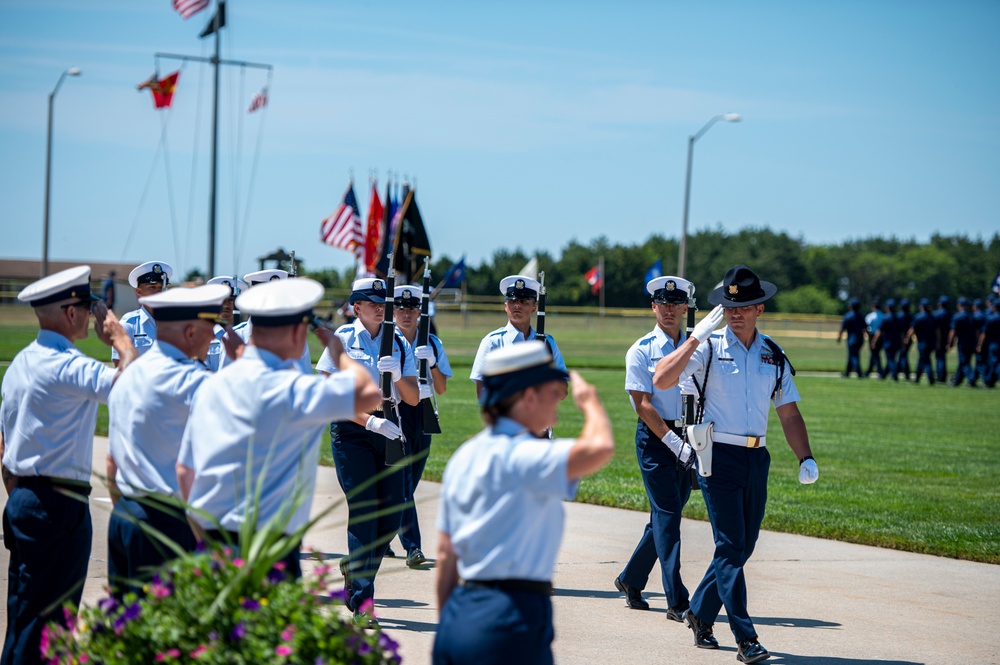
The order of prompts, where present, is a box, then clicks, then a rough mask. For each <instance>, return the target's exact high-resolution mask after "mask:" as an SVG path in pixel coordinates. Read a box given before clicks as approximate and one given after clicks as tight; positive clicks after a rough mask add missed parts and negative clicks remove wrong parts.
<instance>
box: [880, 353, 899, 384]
mask: <svg viewBox="0 0 1000 665" xmlns="http://www.w3.org/2000/svg"><path fill="white" fill-rule="evenodd" d="M886 377H892V379H893V380H894V381H896V380H898V379H899V347H898V346H896V345H895V344H886V345H885V367H883V368H882V378H883V379H884V378H886Z"/></svg>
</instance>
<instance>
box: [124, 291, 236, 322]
mask: <svg viewBox="0 0 1000 665" xmlns="http://www.w3.org/2000/svg"><path fill="white" fill-rule="evenodd" d="M229 295H230V289H229V287H227V286H224V285H222V284H203V285H201V286H195V287H192V288H187V289H185V288H181V289H170V290H169V291H161V292H159V293H157V294H154V295H151V296H145V297H143V298H139V304H140V305H142V306H143V307H145V308H146V310H147V311H148V312H149V314H150V316H152V317H153V320H154V321H192V320H197V319H204V320H206V321H211V322H212V323H218V322H219V313H220V312H221V311H222V303H223V302H225V300H226V299H227V298H228V297H229Z"/></svg>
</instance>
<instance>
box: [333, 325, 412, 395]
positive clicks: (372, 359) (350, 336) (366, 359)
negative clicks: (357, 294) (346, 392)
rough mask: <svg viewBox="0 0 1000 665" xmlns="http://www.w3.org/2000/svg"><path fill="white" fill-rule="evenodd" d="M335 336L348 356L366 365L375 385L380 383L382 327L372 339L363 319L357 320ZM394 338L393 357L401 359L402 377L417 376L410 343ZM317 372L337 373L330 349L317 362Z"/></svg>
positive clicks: (342, 327)
mask: <svg viewBox="0 0 1000 665" xmlns="http://www.w3.org/2000/svg"><path fill="white" fill-rule="evenodd" d="M335 334H336V335H337V337H339V338H340V341H341V342H343V343H344V350H345V351H347V355H349V356H350V357H351V358H353V359H354V360H357V361H358V362H359V363H361V364H362V365H364V366H365V368H366V369H367V370H368V373H369V374H371V376H372V379H374V380H375V383H378V381H379V375H378V367H377V365H378V354H379V347H381V346H382V328H381V326H380V327H379V333H378V334H377V335H375V337H372V336H371V335H370V334H369V333H368V330H367V329H366V328H365V326H364V324H363V323H361V319H355V320H354V323H346V324H344V325H342V326H340V327H339V328H337V332H336V333H335ZM394 337H395V338H396V340H395V341H394V342H393V343H392V355H393V357H394V358H397V359H399V365H400V368H401V371H402V375H403V376H416V375H417V366H416V365H415V364H414V363H413V351H412V350H411V348H410V343H409V342H407V341H406V338H405V337H403V336H402V335H394ZM400 349H402V355H400ZM316 371H317V372H328V373H329V372H333V371H335V370H334V369H333V360H331V359H330V351H329V350H328V349H323V355H321V356H320V357H319V360H318V361H317V362H316Z"/></svg>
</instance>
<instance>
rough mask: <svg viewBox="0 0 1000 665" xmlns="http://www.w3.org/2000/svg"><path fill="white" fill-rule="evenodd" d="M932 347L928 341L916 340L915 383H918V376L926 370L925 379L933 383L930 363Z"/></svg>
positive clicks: (932, 371)
mask: <svg viewBox="0 0 1000 665" xmlns="http://www.w3.org/2000/svg"><path fill="white" fill-rule="evenodd" d="M933 351H934V347H933V346H931V345H930V342H926V343H925V342H917V373H916V375H915V377H914V379H913V380H914V382H915V383H920V377H921V376H923V374H924V372H927V380H928V381H930V382H931V385H932V386H933V385H934V367H933V366H932V365H931V352H933Z"/></svg>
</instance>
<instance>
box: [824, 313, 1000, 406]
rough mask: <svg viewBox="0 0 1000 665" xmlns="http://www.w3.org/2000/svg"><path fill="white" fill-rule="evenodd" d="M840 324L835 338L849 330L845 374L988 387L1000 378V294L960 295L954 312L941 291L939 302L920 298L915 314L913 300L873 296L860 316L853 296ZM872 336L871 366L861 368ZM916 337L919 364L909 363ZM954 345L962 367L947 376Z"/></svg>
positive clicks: (870, 347)
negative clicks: (863, 354)
mask: <svg viewBox="0 0 1000 665" xmlns="http://www.w3.org/2000/svg"><path fill="white" fill-rule="evenodd" d="M848 307H849V309H848V311H847V313H846V314H845V315H844V319H843V321H842V322H841V325H840V332H839V333H838V334H837V343H838V344H839V343H840V341H841V340H842V339H843V337H844V335H845V334H846V335H847V367H846V368H845V370H844V372H843V373H842V376H844V377H845V378H846V377H849V376H850V375H851V374H852V373H855V374H857V376H858V378H862V379H863V378H866V377H869V376H871V375H872V374H873V373H874V374H875V376H876V378H879V379H889V378H891V379H892V380H893V381H898V380H899V377H900V376H902V377H903V379H904V380H906V381H912V382H913V383H920V379H922V378H923V377H924V376H925V375H926V376H927V381H928V382H929V383H930V385H932V386H933V385H934V384H935V383H939V384H941V385H950V386H960V385H962V384H963V383H968V385H969V387H971V388H975V387H976V386H977V385H978V382H980V381H981V382H982V385H983V386H985V387H987V388H993V387H994V386H996V384H997V381H998V380H1000V294H990V295H989V296H988V297H987V298H986V299H985V300H984V299H982V298H975V299H973V300H969V299H968V298H964V297H962V298H959V299H958V300H957V301H956V311H955V312H952V311H951V299H950V298H948V296H941V297H939V298H938V299H937V302H936V306H935V305H932V303H931V300H929V299H928V298H921V299H920V301H919V302H918V303H917V313H916V314H915V315H914V313H913V312H912V311H911V310H910V301H909V299H907V298H903V299H901V300H900V301H899V302H898V303H897V302H896V300H894V299H893V298H888V299H887V300H886V301H885V302H884V303H882V302H880V300H879V299H878V298H875V299H874V300H873V301H872V306H871V311H870V312H868V314H866V315H864V316H862V315H861V303H860V301H859V300H858V299H857V298H852V299H851V300H850V302H849V303H848ZM866 337H867V339H868V350H869V352H870V355H869V359H868V367H867V369H866V370H865V371H864V372H862V371H861V350H862V348H863V347H864V346H865V338H866ZM914 341H916V347H917V361H916V367H913V368H911V363H910V355H911V349H912V347H913V343H914ZM952 349H956V355H957V361H958V367H957V368H956V370H955V373H954V374H953V375H952V376H951V379H950V380H949V377H948V353H949V352H950V351H951V350H952Z"/></svg>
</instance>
